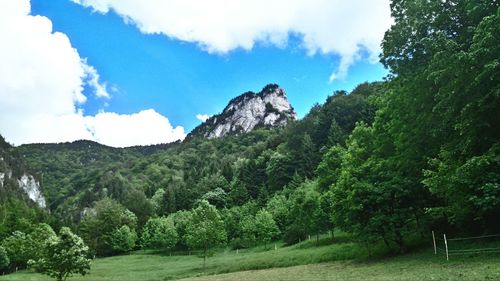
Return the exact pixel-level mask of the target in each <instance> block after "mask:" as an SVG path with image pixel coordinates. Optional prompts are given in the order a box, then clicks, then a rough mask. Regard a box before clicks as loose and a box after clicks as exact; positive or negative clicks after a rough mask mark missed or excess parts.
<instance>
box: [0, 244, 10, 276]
mask: <svg viewBox="0 0 500 281" xmlns="http://www.w3.org/2000/svg"><path fill="white" fill-rule="evenodd" d="M9 264H10V259H9V256H8V255H7V251H6V250H5V248H4V247H2V246H0V271H3V270H5V269H6V268H7V267H8V266H9Z"/></svg>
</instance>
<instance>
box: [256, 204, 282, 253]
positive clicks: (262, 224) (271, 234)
mask: <svg viewBox="0 0 500 281" xmlns="http://www.w3.org/2000/svg"><path fill="white" fill-rule="evenodd" d="M255 233H256V234H257V237H256V238H257V239H258V240H260V241H262V242H264V248H265V249H267V243H269V242H271V240H272V239H273V238H275V237H276V236H277V235H278V234H279V233H280V231H279V229H278V226H277V225H276V222H275V221H274V219H273V216H272V215H271V214H270V213H269V212H268V211H266V210H264V209H262V210H260V211H259V212H258V213H257V214H256V215H255Z"/></svg>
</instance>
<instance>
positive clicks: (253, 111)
mask: <svg viewBox="0 0 500 281" xmlns="http://www.w3.org/2000/svg"><path fill="white" fill-rule="evenodd" d="M295 119H296V114H295V111H294V110H293V107H292V106H291V105H290V103H289V102H288V98H287V96H286V93H285V91H284V90H283V89H282V88H280V87H279V86H278V85H276V84H270V85H267V86H266V87H265V88H264V89H263V90H262V91H261V92H259V93H253V92H247V93H244V94H242V95H240V96H238V97H236V98H234V99H232V100H231V101H230V102H229V104H228V105H227V106H226V108H225V109H224V110H223V111H222V113H221V114H218V115H215V116H212V117H210V118H209V119H208V120H207V121H205V122H204V123H203V124H201V125H200V126H198V127H196V128H195V129H194V130H193V131H192V132H191V133H190V134H189V136H188V138H190V137H194V136H203V137H206V138H209V139H212V138H220V137H224V136H226V135H237V134H242V133H247V132H250V131H252V130H253V129H256V128H262V127H264V128H274V127H282V126H284V125H286V124H287V123H288V122H289V121H290V120H295Z"/></svg>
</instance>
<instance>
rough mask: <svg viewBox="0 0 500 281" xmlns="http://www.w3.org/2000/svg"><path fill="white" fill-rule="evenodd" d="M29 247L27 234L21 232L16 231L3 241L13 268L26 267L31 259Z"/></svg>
mask: <svg viewBox="0 0 500 281" xmlns="http://www.w3.org/2000/svg"><path fill="white" fill-rule="evenodd" d="M29 246H30V245H29V242H28V239H27V237H26V234H25V233H24V232H21V231H14V232H13V233H12V235H11V236H9V237H7V238H5V239H4V240H3V241H2V247H3V248H4V249H5V250H6V251H7V256H8V257H9V259H10V265H11V267H13V268H15V267H21V268H22V267H25V266H26V264H27V262H28V260H29V259H30V252H29Z"/></svg>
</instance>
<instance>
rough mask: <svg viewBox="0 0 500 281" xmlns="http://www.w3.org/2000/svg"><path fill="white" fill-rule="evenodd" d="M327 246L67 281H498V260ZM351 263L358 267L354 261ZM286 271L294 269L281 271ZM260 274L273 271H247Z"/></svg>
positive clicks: (142, 260) (121, 263)
mask: <svg viewBox="0 0 500 281" xmlns="http://www.w3.org/2000/svg"><path fill="white" fill-rule="evenodd" d="M330 242H331V241H329V239H323V240H321V244H322V245H320V246H319V247H316V246H315V242H314V241H307V242H303V243H301V244H299V245H295V246H292V247H283V248H279V249H278V250H277V251H274V250H268V251H264V249H263V248H262V247H256V248H254V249H251V250H246V251H240V253H239V254H236V253H235V251H228V250H226V251H222V250H221V251H218V252H217V254H216V255H215V256H214V257H211V258H209V259H208V261H207V268H206V269H205V270H203V269H202V268H201V267H202V262H203V259H202V258H199V257H196V256H169V255H158V254H154V253H149V252H142V251H139V252H136V253H134V254H133V255H128V256H117V257H110V258H102V259H97V260H95V261H94V262H93V265H92V271H91V273H90V274H89V275H87V276H84V277H81V276H75V277H73V278H70V280H75V281H76V280H93V281H94V280H95V281H100V280H137V281H141V280H171V279H179V278H185V277H195V276H203V275H213V274H221V273H227V272H233V273H230V274H222V275H217V276H205V277H202V278H201V279H196V280H318V279H327V280H335V279H338V280H458V279H460V280H462V279H461V277H462V278H464V279H465V280H500V269H499V268H500V266H499V264H500V255H494V256H468V257H458V258H455V257H454V258H453V259H452V261H450V262H446V260H445V259H444V257H443V256H439V257H436V256H434V255H433V254H432V253H429V251H430V250H429V249H427V250H425V251H424V250H423V251H418V252H416V253H414V254H410V255H405V256H400V257H395V258H387V259H382V260H377V261H370V262H367V261H366V259H364V257H366V252H365V250H364V249H362V248H360V247H359V246H358V245H357V244H355V243H351V242H350V241H349V240H348V239H347V237H339V238H337V239H336V240H335V243H334V244H330ZM359 257H361V260H360V259H359ZM356 258H358V259H357V261H353V259H356ZM363 260H364V261H363ZM327 261H328V263H321V262H327ZM332 261H333V262H332ZM308 264H309V265H308ZM296 265H300V266H296ZM286 266H293V267H287V268H284V267H286ZM277 267H280V268H277ZM265 268H273V269H267V270H252V269H265ZM245 270H247V271H245ZM248 270H252V271H248ZM2 280H13V281H15V280H51V279H50V278H48V277H46V276H42V275H39V274H36V273H32V272H29V271H23V272H19V273H16V274H11V275H7V276H4V277H0V281H2Z"/></svg>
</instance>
